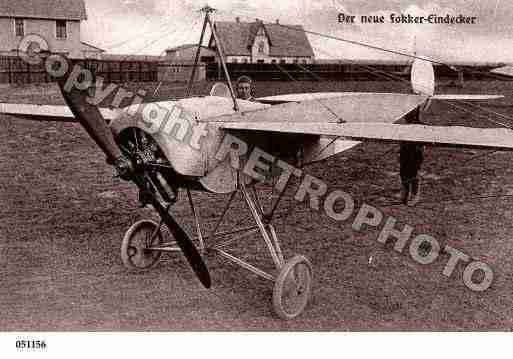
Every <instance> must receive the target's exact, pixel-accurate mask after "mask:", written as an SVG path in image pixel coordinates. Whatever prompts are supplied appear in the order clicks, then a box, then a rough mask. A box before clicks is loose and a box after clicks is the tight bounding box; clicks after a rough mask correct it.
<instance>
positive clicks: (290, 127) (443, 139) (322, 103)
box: [215, 94, 513, 150]
mask: <svg viewBox="0 0 513 359" xmlns="http://www.w3.org/2000/svg"><path fill="white" fill-rule="evenodd" d="M426 98H427V97H425V96H419V95H402V94H358V95H352V96H343V97H339V98H332V99H322V100H318V101H306V102H301V103H287V104H282V105H277V106H273V107H271V108H269V109H265V110H260V111H256V112H251V113H245V114H243V115H240V114H235V115H230V116H221V117H219V118H217V119H215V121H217V122H221V123H220V127H221V128H223V129H225V130H229V131H260V132H275V133H295V134H310V135H319V136H331V137H335V138H340V140H341V141H364V140H367V141H368V140H371V141H383V142H404V141H409V142H418V143H426V144H438V145H444V146H457V147H477V148H493V149H507V150H511V149H513V131H512V130H509V129H504V128H471V127H461V126H450V127H447V126H425V125H402V124H397V123H395V122H397V121H398V120H399V119H401V118H402V117H403V116H404V115H406V114H407V113H409V112H410V111H411V110H413V109H414V108H416V107H417V106H419V105H420V104H422V103H423V102H424V101H425V100H426ZM340 120H342V121H343V122H342V121H340Z"/></svg>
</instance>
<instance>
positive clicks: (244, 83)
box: [237, 76, 252, 100]
mask: <svg viewBox="0 0 513 359" xmlns="http://www.w3.org/2000/svg"><path fill="white" fill-rule="evenodd" d="M251 82H252V81H251V78H250V77H249V76H241V77H239V78H238V79H237V97H238V98H240V99H242V100H249V99H251V98H252V91H251Z"/></svg>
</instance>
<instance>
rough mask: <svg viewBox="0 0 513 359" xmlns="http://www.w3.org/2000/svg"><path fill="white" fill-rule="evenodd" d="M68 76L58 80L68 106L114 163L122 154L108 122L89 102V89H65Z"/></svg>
mask: <svg viewBox="0 0 513 359" xmlns="http://www.w3.org/2000/svg"><path fill="white" fill-rule="evenodd" d="M71 64H72V62H71V61H70V65H69V68H70V69H71V68H72V66H71ZM70 71H71V70H70ZM68 76H69V72H68V74H67V76H63V77H62V78H59V79H58V80H57V83H58V85H59V88H60V90H61V93H62V96H63V97H64V100H65V101H66V104H67V105H68V106H69V108H70V109H71V112H72V113H73V115H74V116H75V118H76V119H77V120H78V121H79V122H80V124H81V125H82V126H83V127H84V128H85V130H86V131H87V133H88V134H89V136H91V138H92V139H93V140H94V141H95V142H96V144H97V145H98V146H99V147H100V148H101V149H102V151H103V152H104V153H105V155H106V156H107V158H108V159H109V160H110V163H113V162H114V161H115V160H116V159H118V158H120V157H121V155H122V154H121V150H120V148H119V146H118V145H117V143H116V141H115V140H114V136H113V135H112V132H111V130H110V128H109V126H108V125H107V121H106V120H105V118H104V117H103V115H102V114H101V112H100V110H99V108H98V107H97V106H95V105H92V104H90V103H89V102H88V101H87V98H88V96H89V94H88V92H87V89H86V90H79V89H77V88H76V87H75V86H73V87H71V89H69V91H67V90H66V89H65V85H66V81H67V77H68Z"/></svg>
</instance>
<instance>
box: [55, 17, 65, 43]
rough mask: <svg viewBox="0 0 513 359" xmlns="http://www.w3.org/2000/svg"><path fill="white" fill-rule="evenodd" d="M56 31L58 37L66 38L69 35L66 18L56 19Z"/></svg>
mask: <svg viewBox="0 0 513 359" xmlns="http://www.w3.org/2000/svg"><path fill="white" fill-rule="evenodd" d="M55 26H56V32H55V35H56V37H57V38H58V39H66V38H67V37H68V33H67V31H66V20H56V21H55Z"/></svg>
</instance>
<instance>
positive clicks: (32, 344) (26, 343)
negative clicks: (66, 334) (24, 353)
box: [16, 340, 46, 349]
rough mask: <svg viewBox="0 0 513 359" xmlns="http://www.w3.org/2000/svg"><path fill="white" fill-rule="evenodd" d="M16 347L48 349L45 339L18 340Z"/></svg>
mask: <svg viewBox="0 0 513 359" xmlns="http://www.w3.org/2000/svg"><path fill="white" fill-rule="evenodd" d="M16 349H46V342H45V341H44V340H16Z"/></svg>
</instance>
